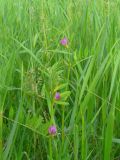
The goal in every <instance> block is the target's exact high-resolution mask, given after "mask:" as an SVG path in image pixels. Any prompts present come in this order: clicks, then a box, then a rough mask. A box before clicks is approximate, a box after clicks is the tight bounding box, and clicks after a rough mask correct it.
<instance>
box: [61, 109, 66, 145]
mask: <svg viewBox="0 0 120 160" xmlns="http://www.w3.org/2000/svg"><path fill="white" fill-rule="evenodd" d="M64 108H65V107H64V106H62V147H63V145H64V137H65V135H64V113H65V112H64Z"/></svg>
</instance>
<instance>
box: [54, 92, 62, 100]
mask: <svg viewBox="0 0 120 160" xmlns="http://www.w3.org/2000/svg"><path fill="white" fill-rule="evenodd" d="M60 98H61V96H60V93H59V92H56V93H55V100H59V99H60Z"/></svg>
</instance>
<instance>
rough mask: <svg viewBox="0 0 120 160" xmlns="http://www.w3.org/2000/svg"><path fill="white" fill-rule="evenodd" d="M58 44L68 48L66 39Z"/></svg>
mask: <svg viewBox="0 0 120 160" xmlns="http://www.w3.org/2000/svg"><path fill="white" fill-rule="evenodd" d="M60 44H61V45H62V46H64V47H67V46H68V39H67V38H63V39H61V41H60Z"/></svg>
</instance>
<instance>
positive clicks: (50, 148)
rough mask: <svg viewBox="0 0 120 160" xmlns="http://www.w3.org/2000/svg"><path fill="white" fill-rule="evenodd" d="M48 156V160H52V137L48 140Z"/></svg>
mask: <svg viewBox="0 0 120 160" xmlns="http://www.w3.org/2000/svg"><path fill="white" fill-rule="evenodd" d="M49 154H50V160H52V159H53V158H52V137H51V136H50V138H49Z"/></svg>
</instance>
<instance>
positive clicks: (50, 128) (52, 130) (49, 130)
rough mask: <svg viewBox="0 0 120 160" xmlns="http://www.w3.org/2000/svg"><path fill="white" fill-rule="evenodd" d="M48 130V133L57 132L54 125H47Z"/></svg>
mask: <svg viewBox="0 0 120 160" xmlns="http://www.w3.org/2000/svg"><path fill="white" fill-rule="evenodd" d="M48 132H49V134H50V135H55V134H56V133H57V128H56V126H54V125H52V126H50V127H49V129H48Z"/></svg>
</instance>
